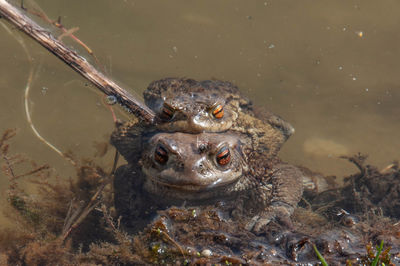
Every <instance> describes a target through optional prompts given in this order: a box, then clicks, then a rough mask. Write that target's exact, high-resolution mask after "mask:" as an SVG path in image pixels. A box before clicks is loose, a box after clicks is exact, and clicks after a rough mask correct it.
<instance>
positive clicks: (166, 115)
mask: <svg viewBox="0 0 400 266" xmlns="http://www.w3.org/2000/svg"><path fill="white" fill-rule="evenodd" d="M174 113H175V109H174V108H173V107H172V106H170V105H169V104H167V103H164V105H163V108H162V110H161V114H160V117H161V119H163V120H166V121H169V120H171V119H172V117H173V116H174Z"/></svg>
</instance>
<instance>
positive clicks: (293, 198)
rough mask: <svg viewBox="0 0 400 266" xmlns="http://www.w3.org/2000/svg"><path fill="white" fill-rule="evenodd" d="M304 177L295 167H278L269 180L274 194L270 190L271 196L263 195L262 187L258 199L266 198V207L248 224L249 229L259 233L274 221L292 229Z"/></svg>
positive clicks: (283, 165) (280, 165) (279, 165)
mask: <svg viewBox="0 0 400 266" xmlns="http://www.w3.org/2000/svg"><path fill="white" fill-rule="evenodd" d="M302 176H303V174H302V172H301V171H300V170H299V169H298V168H297V167H295V166H293V165H289V164H284V163H281V164H278V165H276V166H275V167H274V171H273V174H272V176H271V177H270V178H268V179H269V182H270V183H271V185H272V193H271V190H270V192H269V193H270V195H269V196H268V195H263V194H262V193H263V191H262V186H261V190H260V189H259V195H258V197H261V198H265V204H266V207H265V208H264V210H263V211H262V212H260V213H259V215H256V216H255V217H253V219H252V220H251V221H250V222H249V223H248V224H247V229H249V230H252V231H254V232H256V233H259V232H261V230H262V229H263V227H264V226H265V225H267V224H268V223H269V222H270V221H272V220H277V221H279V222H281V223H283V224H284V225H287V226H289V227H291V225H292V222H291V219H290V216H291V215H292V213H293V211H294V208H295V207H296V205H297V203H298V202H299V201H300V199H301V195H302V194H303V184H302V179H303V177H302ZM268 198H269V200H268Z"/></svg>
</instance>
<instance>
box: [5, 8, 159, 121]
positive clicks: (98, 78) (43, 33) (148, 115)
mask: <svg viewBox="0 0 400 266" xmlns="http://www.w3.org/2000/svg"><path fill="white" fill-rule="evenodd" d="M0 16H2V17H4V18H6V19H7V20H9V21H10V22H11V23H12V24H14V25H15V26H17V27H18V28H19V29H20V30H21V31H23V32H25V33H26V34H27V35H28V36H30V37H32V38H33V39H34V40H36V41H37V42H39V43H40V44H41V45H42V46H43V47H45V48H46V49H47V50H49V51H50V52H51V53H53V54H54V55H56V56H57V57H58V58H60V59H61V60H62V61H64V62H65V63H66V64H67V65H69V66H70V67H71V68H72V69H74V70H75V71H76V72H78V73H79V74H81V75H82V76H83V77H84V78H86V79H87V80H89V81H90V82H91V83H93V84H94V85H95V86H96V87H97V88H98V89H100V90H101V91H102V92H103V93H105V94H106V95H109V96H114V97H116V99H117V102H118V103H119V104H120V105H122V106H123V107H125V108H127V109H128V110H130V112H132V113H133V114H135V115H136V116H138V117H139V118H140V119H142V120H144V121H146V122H148V123H154V117H155V115H154V112H153V111H152V110H151V109H150V108H148V107H147V106H146V105H144V104H143V103H142V102H141V101H139V100H137V99H135V98H134V97H133V96H132V95H131V94H129V93H128V92H127V91H125V90H124V89H123V88H121V87H120V86H119V85H118V84H116V83H115V82H114V81H113V80H111V79H110V78H108V77H106V76H105V75H104V74H103V73H101V72H100V71H98V70H97V69H95V68H94V67H93V66H92V65H91V64H89V63H88V62H87V61H86V59H85V58H83V57H82V56H80V55H78V54H77V53H76V52H75V51H72V50H71V49H69V48H68V47H66V46H65V45H64V44H63V43H62V42H60V41H59V40H57V39H56V38H55V37H53V35H52V34H51V33H50V32H49V31H47V30H45V29H44V28H42V27H41V26H39V25H38V24H37V23H36V22H34V21H33V20H31V19H30V18H28V17H27V16H25V15H24V14H23V13H22V12H21V11H20V10H19V9H18V8H16V7H14V6H12V5H10V4H9V3H8V2H7V1H6V0H0Z"/></svg>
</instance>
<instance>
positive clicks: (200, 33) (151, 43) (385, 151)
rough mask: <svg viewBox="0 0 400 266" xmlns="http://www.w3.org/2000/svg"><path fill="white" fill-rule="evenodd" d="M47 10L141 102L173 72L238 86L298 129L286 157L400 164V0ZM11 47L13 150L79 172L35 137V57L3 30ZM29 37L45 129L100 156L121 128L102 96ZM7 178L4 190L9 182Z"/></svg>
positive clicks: (5, 80) (66, 145)
mask: <svg viewBox="0 0 400 266" xmlns="http://www.w3.org/2000/svg"><path fill="white" fill-rule="evenodd" d="M37 3H38V4H39V5H40V6H41V7H42V8H43V10H44V11H45V12H46V14H47V15H48V16H49V17H51V18H57V17H58V16H61V17H62V23H63V24H64V25H65V27H67V28H72V27H76V26H78V27H79V28H80V30H79V31H78V32H77V34H76V35H77V36H78V37H79V38H81V39H82V40H83V41H85V42H86V43H87V44H88V45H89V46H90V47H91V48H92V49H93V50H94V51H95V53H96V54H97V56H98V57H99V59H100V61H101V62H102V63H103V64H104V66H105V67H106V68H107V69H108V70H109V72H111V74H112V76H113V77H114V78H115V79H117V80H119V81H121V82H122V83H124V84H127V85H128V86H129V87H130V88H133V90H134V91H136V92H137V93H138V95H140V94H141V92H142V90H143V89H145V88H146V86H147V85H148V84H149V83H150V82H151V81H153V80H156V79H160V78H163V77H170V76H175V77H182V76H185V77H191V78H195V79H210V78H217V79H222V80H229V81H233V82H235V83H236V84H237V85H238V86H239V87H240V88H241V89H242V90H243V91H244V92H245V93H246V94H247V95H248V96H249V97H250V98H252V99H253V100H254V102H255V103H256V104H258V105H264V106H266V107H267V108H268V109H270V110H272V111H273V112H275V113H277V114H279V115H281V116H282V117H284V118H285V119H286V120H288V121H290V122H291V123H292V124H293V126H294V127H295V128H296V134H295V135H294V136H293V137H292V138H291V139H290V140H289V141H288V142H287V143H286V145H285V147H284V149H283V150H282V152H281V157H282V158H283V159H284V160H286V161H288V162H290V163H292V164H302V165H305V166H307V167H309V168H311V169H313V170H316V171H320V172H322V173H324V174H328V175H331V174H334V175H338V176H343V175H344V174H348V173H351V172H353V171H355V168H354V167H353V166H352V165H350V164H349V163H347V162H346V161H344V160H341V159H338V158H337V157H338V156H339V155H342V154H349V155H350V154H354V153H356V152H362V153H367V154H369V155H370V157H369V162H370V163H372V164H376V165H378V166H379V167H384V166H386V165H387V164H389V163H390V162H392V161H393V160H399V159H400V151H399V147H400V139H399V138H398V131H399V129H400V124H399V117H400V105H399V102H400V75H399V73H398V72H399V67H398V66H399V65H400V50H399V47H400V35H399V34H398V30H399V26H398V25H399V23H400V17H399V15H398V14H400V2H398V1H394V0H392V1H390V0H388V1H384V2H377V1H373V0H364V1H348V0H342V1H316V0H315V1H311V0H303V1H286V0H279V1H277V0H276V1H234V0H229V1H228V0H226V1H216V0H207V1H206V0H203V1H193V0H170V1H164V0H157V1H156V0H153V1H148V0H142V1H130V0H125V1H116V0H114V1H109V0H108V1H106V0H96V1H94V0H92V1H77V0H70V1H61V0H51V1H50V0H41V1H39V0H37ZM9 28H10V27H9ZM14 32H15V30H14ZM0 40H1V41H0V51H1V52H0V61H1V64H0V102H1V105H0V109H1V115H0V124H1V126H0V130H1V132H2V131H4V130H5V129H6V128H14V127H16V128H19V134H18V136H17V138H15V139H14V140H13V145H12V151H14V152H24V153H26V154H27V155H28V156H30V157H31V158H33V159H35V160H36V161H37V162H39V163H49V164H50V165H52V166H53V167H54V168H55V169H56V171H57V172H58V173H59V174H60V175H61V176H63V177H64V178H68V177H69V176H73V175H74V171H73V168H72V167H71V166H70V164H69V163H68V162H66V161H65V160H64V159H62V158H61V157H59V156H58V155H57V154H56V153H54V152H53V151H52V150H50V149H49V148H48V147H47V146H45V145H44V144H43V143H42V142H40V141H39V140H38V139H37V138H36V137H35V136H34V135H33V134H32V131H31V130H30V128H29V126H28V124H27V122H26V118H25V113H24V112H25V111H24V105H23V93H24V92H23V91H24V88H25V85H26V82H27V78H28V72H29V69H30V67H29V63H28V61H27V57H26V55H25V54H24V52H23V49H22V48H21V46H20V44H19V43H18V42H17V41H16V40H15V38H14V37H12V36H11V35H10V34H9V33H7V31H6V30H5V29H4V28H3V27H0ZM24 40H25V43H26V45H27V46H28V48H29V51H30V53H31V55H32V57H33V58H34V66H35V69H36V70H37V75H36V78H35V79H34V81H33V84H32V91H31V96H30V104H31V109H32V119H33V121H34V124H35V125H36V127H37V128H38V130H39V132H40V133H41V134H42V135H43V136H44V137H45V138H46V139H47V140H48V141H50V142H51V143H53V144H54V145H55V146H57V147H58V148H59V149H61V150H62V151H67V150H73V151H74V152H75V154H76V155H78V156H80V157H84V156H86V157H90V156H93V154H94V152H95V149H94V147H93V141H107V139H108V135H109V134H110V132H111V130H112V126H113V122H112V119H111V115H110V113H109V111H108V109H106V108H105V107H104V106H103V105H102V104H101V99H102V98H101V95H100V94H99V93H97V92H96V91H95V90H89V89H88V88H87V87H86V86H85V80H83V79H82V78H81V77H80V76H78V75H77V74H76V73H75V72H73V71H71V70H70V69H69V68H68V67H67V66H65V65H64V64H63V63H61V62H60V61H59V60H58V59H56V58H55V57H54V56H53V55H51V54H49V53H48V52H47V51H46V50H44V49H43V48H41V47H40V46H38V45H37V44H35V43H34V42H33V41H31V40H30V39H28V38H26V37H24ZM81 50H82V49H81ZM111 163H112V162H111V159H110V160H109V162H107V165H111ZM0 177H1V179H0V187H1V189H0V190H1V191H0V192H1V193H2V195H4V191H5V189H6V188H7V184H8V183H7V179H6V177H5V176H4V175H3V174H1V175H0ZM3 200H4V197H3ZM0 218H1V216H0ZM3 220H4V219H1V221H3Z"/></svg>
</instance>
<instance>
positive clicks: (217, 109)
mask: <svg viewBox="0 0 400 266" xmlns="http://www.w3.org/2000/svg"><path fill="white" fill-rule="evenodd" d="M211 113H212V114H213V116H214V117H215V118H217V119H221V118H222V117H224V106H223V105H222V104H217V105H215V106H214V108H213V109H212V111H211Z"/></svg>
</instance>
